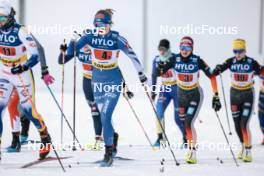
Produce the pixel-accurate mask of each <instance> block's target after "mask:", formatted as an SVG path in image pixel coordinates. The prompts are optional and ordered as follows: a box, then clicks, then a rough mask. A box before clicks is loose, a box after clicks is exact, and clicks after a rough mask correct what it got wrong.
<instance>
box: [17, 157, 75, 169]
mask: <svg viewBox="0 0 264 176" xmlns="http://www.w3.org/2000/svg"><path fill="white" fill-rule="evenodd" d="M69 158H72V157H71V156H66V157H60V158H59V159H61V160H63V159H69ZM55 160H58V158H57V157H47V158H45V159H37V160H35V161H32V162H29V163H27V164H25V165H23V166H21V168H22V169H25V168H29V167H32V166H35V165H38V164H41V163H45V162H48V161H55Z"/></svg>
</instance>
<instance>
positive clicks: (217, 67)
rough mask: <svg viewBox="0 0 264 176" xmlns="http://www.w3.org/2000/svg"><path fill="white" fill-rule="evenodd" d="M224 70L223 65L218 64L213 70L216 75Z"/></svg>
mask: <svg viewBox="0 0 264 176" xmlns="http://www.w3.org/2000/svg"><path fill="white" fill-rule="evenodd" d="M221 72H222V69H221V65H216V67H215V69H214V70H213V74H214V75H216V76H217V75H219V74H220V73H221Z"/></svg>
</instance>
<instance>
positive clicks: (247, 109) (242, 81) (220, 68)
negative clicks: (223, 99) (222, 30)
mask: <svg viewBox="0 0 264 176" xmlns="http://www.w3.org/2000/svg"><path fill="white" fill-rule="evenodd" d="M233 52H234V54H235V56H234V57H231V58H229V59H227V60H226V61H225V62H224V63H223V64H221V65H217V66H216V68H215V69H214V74H215V75H219V74H220V73H223V72H224V71H225V70H227V69H229V70H230V71H231V78H232V84H231V89H230V98H231V111H232V117H233V120H234V123H235V129H236V133H237V135H238V137H239V140H240V142H241V145H242V149H241V151H240V152H239V154H238V159H243V161H244V162H251V161H252V155H251V148H252V144H251V135H250V129H249V121H250V118H251V115H252V111H253V107H254V106H253V105H254V99H255V95H254V80H253V79H254V75H259V74H260V70H261V67H260V65H259V64H258V62H257V61H256V60H254V59H253V58H250V57H248V56H247V55H246V42H245V40H243V39H236V40H234V41H233Z"/></svg>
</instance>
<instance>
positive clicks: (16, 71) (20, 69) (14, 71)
mask: <svg viewBox="0 0 264 176" xmlns="http://www.w3.org/2000/svg"><path fill="white" fill-rule="evenodd" d="M28 69H29V67H28V66H27V65H18V66H16V67H13V68H11V73H12V74H14V75H16V74H21V73H23V72H25V71H27V70H28Z"/></svg>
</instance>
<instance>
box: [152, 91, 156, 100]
mask: <svg viewBox="0 0 264 176" xmlns="http://www.w3.org/2000/svg"><path fill="white" fill-rule="evenodd" d="M156 96H157V94H156V93H155V92H151V99H152V101H155V98H156Z"/></svg>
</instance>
